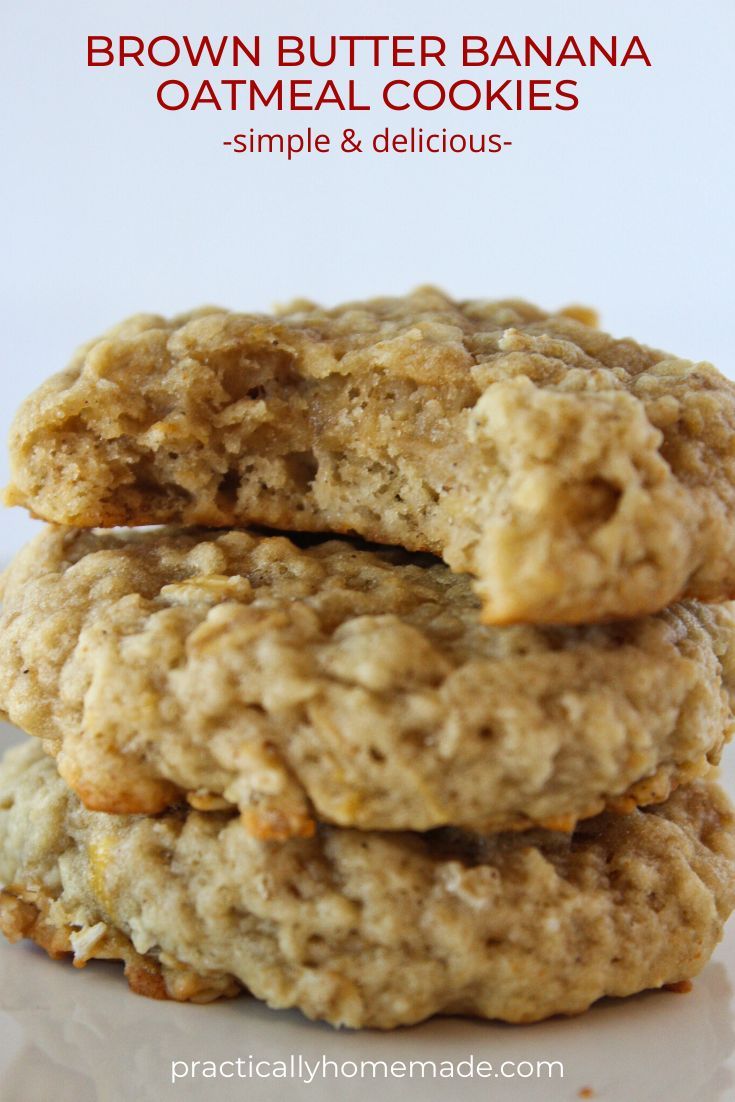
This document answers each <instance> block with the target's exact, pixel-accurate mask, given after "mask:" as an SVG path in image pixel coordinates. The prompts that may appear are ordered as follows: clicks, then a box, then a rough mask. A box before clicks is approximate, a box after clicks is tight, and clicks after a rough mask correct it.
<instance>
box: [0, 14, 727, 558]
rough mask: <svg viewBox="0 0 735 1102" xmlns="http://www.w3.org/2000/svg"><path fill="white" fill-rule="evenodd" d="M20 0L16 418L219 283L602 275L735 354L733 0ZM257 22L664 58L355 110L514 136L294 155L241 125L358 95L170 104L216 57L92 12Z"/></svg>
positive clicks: (10, 110) (8, 256) (672, 340)
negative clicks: (163, 93) (113, 334)
mask: <svg viewBox="0 0 735 1102" xmlns="http://www.w3.org/2000/svg"><path fill="white" fill-rule="evenodd" d="M2 12H3V28H2V55H3V56H2V79H3V81H4V84H5V94H4V96H3V98H2V109H3V112H4V113H5V115H6V119H5V126H4V134H5V137H4V151H5V155H6V156H5V168H4V171H3V172H2V174H0V187H1V188H2V192H3V195H2V209H3V210H4V212H5V218H4V219H3V228H2V233H3V238H4V241H3V250H2V257H3V264H2V282H3V287H2V295H1V296H0V301H1V302H2V304H3V307H4V311H5V318H4V326H3V338H4V339H3V341H2V345H1V347H2V362H1V363H0V371H1V372H2V403H0V433H1V434H2V435H3V437H4V436H5V434H6V432H7V428H8V425H9V422H10V419H11V416H12V413H13V410H14V408H15V407H16V405H17V403H18V402H19V400H20V399H21V398H22V397H23V395H24V394H26V393H27V392H28V391H29V390H30V389H31V388H32V387H33V386H34V385H35V384H36V383H38V382H40V381H41V379H43V378H44V377H45V376H47V375H48V374H49V373H51V372H52V371H55V370H58V369H59V368H60V367H62V366H63V365H64V363H65V362H66V360H67V358H68V356H69V354H70V353H71V351H72V350H73V348H74V347H75V346H76V345H77V344H78V343H80V342H81V341H83V340H86V339H88V338H89V337H91V336H94V335H95V334H97V333H98V332H100V331H101V330H103V329H104V328H106V327H107V326H108V325H110V324H112V323H114V322H116V321H118V320H120V319H121V318H122V317H124V316H125V315H127V314H129V313H133V312H135V311H138V310H145V311H154V312H164V313H165V312H176V311H180V310H184V309H187V308H189V307H191V306H194V305H196V304H199V303H202V302H216V303H220V304H223V305H226V306H230V307H240V308H242V309H246V310H252V309H265V308H267V307H268V306H269V305H270V304H271V303H272V302H273V301H283V300H287V299H289V298H292V297H295V296H308V297H310V298H314V299H318V300H322V301H324V302H326V303H335V302H339V301H341V300H344V299H348V298H353V297H359V296H362V295H368V294H375V293H385V292H398V293H401V292H404V291H406V290H407V289H409V288H411V287H412V286H414V285H416V284H418V283H421V282H426V281H434V282H437V283H439V284H441V285H443V286H444V287H446V288H447V289H448V290H450V291H451V292H453V293H455V294H457V295H468V296H472V297H479V296H487V297H506V296H511V295H519V296H523V297H526V298H529V299H531V300H532V301H536V302H538V303H539V304H541V305H543V306H546V307H554V306H558V305H562V304H565V303H567V302H569V301H580V300H581V301H588V302H590V303H594V304H595V305H596V306H598V307H599V308H600V310H601V312H602V317H603V322H604V324H605V325H606V327H607V328H608V329H609V330H611V331H612V332H614V333H615V334H616V335H624V334H627V335H632V336H635V337H637V338H639V339H641V340H644V341H646V342H648V343H650V344H653V345H656V346H659V347H663V348H666V349H667V350H669V351H672V352H675V353H677V354H680V355H683V356H687V357H690V358H695V359H710V360H713V361H714V362H716V363H718V364H719V365H720V366H721V367H722V368H723V369H724V370H726V371H727V370H729V369H730V368H731V357H732V353H731V335H730V330H731V325H732V321H731V317H732V309H731V298H732V288H733V262H732V257H733V252H734V249H733V246H734V245H735V228H734V224H733V209H734V208H733V202H732V198H731V194H732V187H733V179H734V178H735V171H734V170H735V160H734V159H733V143H732V105H733V92H732V83H731V79H732V78H731V75H730V74H731V43H732V40H733V36H734V35H735V4H733V2H732V0H704V2H703V3H699V4H697V5H692V4H691V2H690V0H646V2H645V3H642V2H640V0H566V2H565V0H558V2H556V3H554V4H550V3H548V0H514V2H513V3H512V4H508V3H506V4H502V5H501V4H500V3H487V2H478V0H464V2H462V0H459V2H455V3H451V4H448V3H447V2H446V0H441V2H439V0H420V2H419V0H412V2H408V3H407V2H404V3H401V2H400V0H399V2H395V0H393V2H386V0H375V2H372V3H370V4H369V5H357V4H345V3H344V0H342V2H336V0H327V2H324V0H322V2H318V0H315V2H312V3H309V4H305V3H298V2H296V0H288V2H280V3H279V2H278V0H275V2H273V0H272V2H271V3H269V4H263V5H254V4H252V3H250V4H248V3H245V2H243V0H239V2H234V0H207V2H206V3H205V2H204V0H155V2H153V3H152V2H151V0H145V2H141V0H126V2H125V3H122V2H120V0H117V2H109V0H93V2H89V0H69V2H67V3H63V4H60V3H56V2H55V0H40V2H39V0H35V2H30V0H29V2H27V3H17V4H11V3H10V2H9V0H8V2H6V3H4V4H3V5H2ZM256 32H257V33H260V34H262V35H263V36H266V37H270V36H274V35H276V34H279V33H281V34H287V33H295V34H299V33H301V34H308V33H314V34H322V35H323V34H325V33H327V34H328V33H335V34H339V33H353V34H360V33H363V34H369V33H380V34H383V33H388V34H390V33H413V34H419V33H422V32H423V33H426V34H441V35H444V36H446V37H448V38H453V39H454V38H458V37H459V36H461V35H462V34H485V35H486V36H487V37H491V38H492V37H496V36H500V35H502V34H505V33H507V34H511V35H517V34H521V35H522V34H524V33H529V34H535V35H539V36H543V35H545V34H547V33H552V34H555V35H556V34H558V35H561V36H564V35H566V34H567V33H570V32H574V33H575V34H576V35H579V36H584V35H585V34H587V35H589V34H590V33H595V34H597V35H598V36H600V37H602V38H604V37H605V36H606V35H609V34H611V33H617V34H618V35H620V37H621V38H625V37H627V36H628V35H631V34H639V35H640V36H641V37H642V39H643V41H644V42H645V44H646V46H647V48H648V50H649V52H650V54H651V58H652V61H653V67H652V68H651V69H646V68H645V67H644V66H642V65H632V66H630V67H627V68H626V69H624V70H620V69H617V70H610V69H607V68H599V69H595V70H590V69H587V70H579V71H577V68H576V67H574V66H572V67H570V68H567V69H564V70H563V71H562V72H561V74H560V75H561V76H569V77H575V78H577V79H578V80H579V81H580V95H581V100H582V105H581V107H580V108H579V109H578V110H577V111H574V112H570V113H562V112H558V111H557V112H551V113H546V112H543V113H536V114H525V113H512V114H508V113H506V112H503V114H502V115H501V114H497V115H496V112H495V111H493V112H491V113H490V114H489V115H488V114H487V113H486V112H482V111H480V112H474V113H473V114H472V115H471V116H470V115H467V114H464V113H458V112H454V111H450V112H447V113H445V114H439V113H437V114H433V115H432V114H421V113H415V114H413V115H412V116H411V118H410V119H409V118H407V115H408V113H403V114H398V113H391V114H390V115H388V113H386V114H385V115H384V114H382V113H381V112H379V111H376V112H371V113H370V114H369V115H366V114H362V115H361V116H360V118H359V120H357V122H358V123H359V125H361V126H367V127H368V128H374V129H379V128H380V127H381V126H385V125H386V124H390V125H392V126H394V127H397V128H405V127H406V126H408V125H410V124H413V125H416V126H418V125H421V124H424V125H427V126H434V127H440V126H443V125H446V126H448V127H450V128H452V129H457V128H464V129H467V128H468V127H471V128H472V129H475V130H478V129H479V130H483V129H489V130H493V131H494V130H496V129H499V128H501V129H502V130H503V131H507V133H508V135H509V136H510V137H511V138H512V140H513V142H514V144H513V146H512V147H511V148H510V149H509V150H507V151H505V152H504V153H503V154H501V155H499V156H496V157H481V156H454V157H437V156H419V155H416V156H391V157H379V156H376V155H371V156H367V157H366V156H364V155H362V156H360V157H356V156H352V157H339V156H337V157H332V156H330V157H323V156H313V157H311V158H309V159H302V160H294V161H292V162H291V163H287V162H286V161H285V160H284V159H281V158H279V157H269V156H267V155H261V156H259V157H258V156H253V157H251V156H249V155H247V154H244V155H241V156H237V155H235V154H233V153H230V152H229V151H227V150H226V149H225V148H224V147H223V146H222V145H221V142H222V141H223V139H224V138H225V137H227V136H230V135H231V133H233V132H235V131H237V130H238V129H244V128H245V127H246V126H247V125H248V124H249V123H250V122H252V121H255V123H256V125H258V126H259V127H260V128H262V129H277V128H280V129H283V130H288V129H294V128H296V127H304V126H306V125H308V124H310V123H311V124H312V125H315V126H317V127H326V128H328V129H337V128H338V127H339V125H340V124H341V125H349V124H350V122H352V121H353V120H350V119H349V118H347V117H345V116H337V115H336V114H335V113H325V114H323V115H322V114H321V113H320V114H318V115H315V114H308V113H305V112H301V113H299V114H298V115H297V116H295V117H291V118H289V117H288V115H283V114H282V115H274V114H271V113H261V114H260V115H259V116H258V117H257V118H256V119H255V120H253V119H249V118H248V116H247V115H246V114H245V115H238V116H236V117H234V118H233V116H231V115H230V114H228V113H225V112H223V113H221V114H219V113H217V112H215V111H213V110H208V109H206V108H202V109H200V110H198V111H196V112H194V113H192V112H190V111H189V112H187V111H182V112H180V113H173V112H164V111H163V110H161V108H159V107H158V106H157V105H156V103H155V95H154V89H155V86H156V84H157V82H159V81H160V80H163V79H166V78H169V77H172V76H176V77H183V78H184V79H186V78H187V77H188V76H191V78H192V79H194V77H195V74H194V73H191V74H189V73H187V72H186V71H183V72H179V71H178V70H177V71H176V72H174V71H173V70H171V69H153V68H152V67H147V68H144V69H137V68H136V69H128V68H125V69H119V68H116V69H94V70H88V69H87V68H86V64H85V61H86V56H85V45H86V36H87V35H88V34H107V35H110V36H115V35H119V34H138V35H140V36H141V37H143V38H151V37H153V36H155V35H156V34H161V33H164V34H174V35H180V34H183V33H188V34H190V35H191V36H196V35H199V34H202V33H209V34H210V35H212V36H217V35H221V34H236V33H240V34H241V35H243V36H247V35H250V34H253V33H256ZM293 72H294V75H297V76H304V75H307V74H304V73H303V72H302V71H298V72H297V71H293ZM321 73H322V76H325V75H336V76H337V78H338V79H339V80H341V81H343V80H344V79H345V78H347V77H348V76H349V75H354V74H349V73H348V72H347V71H346V70H343V71H342V72H337V73H336V74H332V73H326V74H325V71H324V70H322V71H321ZM477 73H478V75H479V76H480V77H482V76H483V75H485V76H487V75H488V74H487V73H484V74H483V71H482V70H478V71H477ZM201 75H202V76H203V75H205V74H204V73H202V74H201ZM220 75H227V76H229V75H233V74H231V73H221V74H220ZM240 75H245V76H248V75H250V74H249V73H244V74H240ZM390 75H391V74H390V73H388V74H386V78H387V77H389V76H390ZM399 75H401V76H407V77H408V79H413V78H414V74H413V72H412V71H411V70H403V71H402V72H401V73H400V74H399ZM428 75H432V74H428ZM507 75H509V76H512V77H514V76H515V75H516V72H515V70H514V69H509V70H508V73H507ZM518 75H521V76H523V75H524V74H523V72H522V71H521V72H520V73H519V74H518ZM533 75H534V76H540V77H545V76H548V75H552V76H554V73H553V71H552V72H551V74H549V72H547V71H546V70H538V71H534V74H533ZM357 76H358V79H359V80H360V81H361V83H362V84H363V85H365V86H367V87H369V88H373V87H374V85H372V84H371V82H370V77H369V75H368V74H365V73H364V72H361V73H360V74H357ZM381 79H382V77H381ZM366 119H367V120H368V121H367V123H366V121H365V120H366ZM6 478H7V465H6V459H5V454H4V452H3V454H2V456H1V457H0V480H2V481H3V482H4V481H5V480H6ZM0 524H1V525H2V533H1V535H0V553H1V552H2V551H5V552H7V551H8V550H10V549H13V548H14V547H15V546H17V545H18V544H19V543H20V542H21V540H22V539H23V538H25V537H26V536H27V535H28V534H29V533H30V531H31V530H32V525H31V524H30V522H28V521H27V520H25V518H24V517H23V516H22V514H21V513H20V512H19V511H17V510H16V511H15V512H14V513H13V514H5V515H4V516H3V517H2V520H1V521H0Z"/></svg>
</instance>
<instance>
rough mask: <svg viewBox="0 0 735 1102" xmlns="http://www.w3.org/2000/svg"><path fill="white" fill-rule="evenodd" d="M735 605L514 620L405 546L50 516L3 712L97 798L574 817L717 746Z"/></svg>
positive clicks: (621, 805)
mask: <svg viewBox="0 0 735 1102" xmlns="http://www.w3.org/2000/svg"><path fill="white" fill-rule="evenodd" d="M733 609H734V606H733V605H730V604H727V605H719V606H707V605H700V604H698V603H696V602H688V603H685V604H678V605H674V606H672V607H671V608H669V609H667V610H666V611H664V612H662V613H659V614H657V615H653V616H647V617H642V618H640V619H637V620H629V621H620V622H618V623H614V624H598V625H595V626H591V627H564V628H557V627H549V626H544V627H537V628H534V627H528V626H523V627H509V628H493V627H489V626H484V625H482V624H481V623H480V622H479V615H478V612H479V605H478V601H477V599H476V597H475V596H474V594H473V592H472V589H471V586H470V582H469V580H468V578H467V577H465V576H462V575H455V574H452V573H451V572H450V571H449V569H448V568H447V567H446V566H444V565H443V564H441V563H438V562H437V561H436V560H433V559H428V558H421V557H417V556H410V555H408V554H406V553H404V552H400V551H393V550H386V549H381V550H366V549H364V548H362V547H359V546H355V545H353V544H351V543H349V542H347V541H346V540H339V541H337V540H330V541H329V542H324V543H316V544H312V545H311V546H297V545H296V544H295V543H294V542H292V541H291V540H289V539H286V538H284V537H281V536H266V535H257V534H253V533H249V532H243V531H236V530H233V531H228V532H224V533H223V532H221V531H220V532H208V531H196V530H193V531H192V530H188V531H183V530H172V529H157V530H152V531H151V530H148V531H145V530H143V531H137V532H133V533H130V532H119V531H118V532H115V531H112V532H109V531H108V532H105V533H99V532H94V531H89V530H87V531H77V530H74V529H60V528H56V529H47V530H46V531H44V532H43V533H42V534H41V535H40V536H39V537H38V538H37V539H36V540H34V541H33V542H32V543H31V544H30V545H29V546H28V547H27V548H26V549H25V550H24V551H23V552H21V554H20V555H19V556H18V558H17V559H16V561H15V562H14V563H13V565H12V566H11V567H10V568H9V570H8V571H7V572H6V574H5V576H4V593H3V614H2V619H1V620H0V709H3V710H4V711H5V713H6V714H7V715H8V717H9V718H10V720H11V721H12V722H14V723H17V724H18V725H19V726H20V727H23V728H24V729H25V730H26V731H28V732H29V733H31V734H34V735H37V736H39V737H40V738H42V739H44V740H45V743H46V748H47V749H48V750H49V751H50V752H51V753H53V754H55V755H56V756H57V758H58V766H59V772H60V773H61V775H62V776H63V777H64V778H65V780H66V781H67V783H68V784H69V785H70V786H71V787H72V788H73V789H74V790H75V791H76V792H77V793H78V794H79V796H80V797H81V799H82V801H83V802H84V803H85V804H86V806H87V807H88V808H90V809H92V810H100V811H107V812H112V813H117V814H125V813H146V814H154V813H156V812H158V811H161V810H162V809H163V808H165V807H166V806H168V805H169V804H172V803H175V802H177V801H180V800H181V799H183V798H184V797H186V798H187V799H188V800H189V802H190V803H191V804H192V806H194V807H195V808H199V809H203V810H207V809H215V808H222V807H224V806H226V805H228V804H232V805H236V806H238V807H239V809H240V811H241V814H242V817H243V821H244V823H245V826H246V827H247V828H248V829H249V830H250V832H251V833H253V834H255V835H257V836H258V837H261V838H273V839H280V838H287V837H290V836H292V835H306V836H308V835H309V834H311V833H312V832H313V830H314V823H315V820H317V819H318V820H321V821H324V822H330V823H335V824H338V825H340V826H353V827H359V828H362V829H367V830H420V831H423V830H428V829H431V828H433V827H437V826H444V825H448V824H449V825H454V826H458V827H462V828H464V829H466V830H472V831H477V832H490V831H497V830H507V829H515V828H519V829H520V828H523V827H526V826H531V825H536V824H540V825H542V826H547V827H552V828H556V829H566V828H569V829H571V827H572V826H573V825H574V823H575V821H576V820H578V819H580V818H585V817H588V816H591V815H595V814H597V813H598V812H599V811H600V810H602V809H603V808H604V807H606V806H607V807H610V808H613V809H620V810H629V809H630V808H632V807H633V806H635V804H636V803H641V804H644V803H650V802H656V801H658V800H663V799H665V798H666V797H667V795H668V794H669V792H670V791H671V789H672V788H673V787H675V786H676V785H677V784H678V783H679V782H680V781H682V780H685V779H689V778H691V777H692V776H694V775H696V774H698V773H702V772H704V771H705V770H706V769H707V767H708V765H709V764H710V763H713V762H716V761H717V759H718V757H719V754H720V750H721V748H722V745H723V742H724V741H725V740H726V739H727V738H728V737H729V736H730V734H731V732H732V728H733V712H732V700H733V695H732V694H733V688H734V687H735V646H734V645H733V641H734V640H735V611H734V610H733Z"/></svg>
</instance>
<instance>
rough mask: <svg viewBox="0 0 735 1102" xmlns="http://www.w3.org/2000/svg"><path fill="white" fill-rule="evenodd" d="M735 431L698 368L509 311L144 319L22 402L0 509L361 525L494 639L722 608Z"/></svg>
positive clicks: (731, 416) (420, 307) (719, 381)
mask: <svg viewBox="0 0 735 1102" xmlns="http://www.w3.org/2000/svg"><path fill="white" fill-rule="evenodd" d="M734 428H735V386H733V384H732V383H730V382H728V381H727V380H726V379H724V378H723V377H722V376H721V375H720V374H719V373H718V372H717V371H716V370H715V369H714V368H713V367H711V366H710V365H708V364H691V363H688V362H686V361H683V360H678V359H674V358H672V357H670V356H666V355H665V354H664V353H662V352H656V351H652V350H650V349H648V348H645V347H642V346H640V345H638V344H635V343H634V342H633V341H630V340H613V338H611V337H609V336H606V335H605V334H604V333H601V332H599V331H597V330H596V329H594V328H593V327H591V326H590V325H587V324H584V323H583V322H581V321H579V320H576V319H575V318H574V317H569V316H565V315H564V314H557V315H549V314H545V313H543V312H542V311H540V310H538V309H536V308H535V307H533V306H529V305H526V304H524V303H520V302H499V303H498V302H496V303H485V302H460V303H457V302H453V301H452V300H451V299H449V298H447V297H446V296H444V295H443V294H441V293H440V292H439V291H436V290H432V289H423V290H420V291H417V292H415V293H414V294H412V295H409V296H407V297H405V298H395V299H388V298H384V299H376V300H374V301H370V302H366V303H353V304H348V305H345V306H340V307H337V308H335V309H333V310H324V309H321V308H319V307H317V306H314V305H312V304H310V303H303V302H299V303H296V304H294V305H292V306H291V307H289V308H288V310H287V311H285V312H282V313H279V314H276V315H275V316H273V317H266V316H255V315H247V314H233V313H228V312H226V311H223V310H208V311H200V312H198V313H194V314H189V315H186V316H183V317H179V318H175V319H173V320H172V321H166V320H164V319H163V318H160V317H155V316H149V315H144V316H140V317H136V318H133V319H131V320H130V321H128V322H125V323H123V324H122V325H120V326H118V327H117V328H115V329H113V330H111V331H110V333H109V334H108V335H107V336H106V337H104V338H103V339H101V340H98V341H96V342H94V343H92V344H90V345H87V346H86V347H85V348H83V349H82V350H81V351H80V352H79V354H78V355H77V356H76V358H75V359H74V360H73V362H72V364H71V366H70V367H69V368H68V369H67V370H66V371H65V372H63V373H61V374H59V375H57V376H55V377H54V378H52V379H50V380H49V381H48V382H47V383H45V384H44V385H43V386H42V387H41V388H40V390H38V391H37V392H36V393H35V394H34V395H32V396H31V397H30V398H29V399H28V400H27V401H26V403H25V404H24V405H23V407H22V408H21V410H20V412H19V414H18V416H17V418H16V421H15V425H14V429H13V433H12V442H11V450H12V469H13V485H12V486H11V487H10V489H9V491H8V500H9V501H10V502H11V503H19V504H24V505H26V506H27V507H28V508H29V509H31V511H32V512H33V513H35V514H36V515H38V516H40V517H44V518H46V519H47V520H51V521H54V522H57V523H64V524H74V525H77V526H82V527H87V526H112V525H117V524H125V525H141V524H149V523H162V522H166V523H168V522H174V523H179V524H206V525H209V526H229V525H233V524H241V523H260V524H266V525H271V526H273V527H278V528H284V529H294V530H329V531H334V532H353V533H358V534H359V535H361V536H364V537H366V538H368V539H372V540H376V541H379V542H384V543H395V544H400V545H402V546H404V547H406V548H408V549H410V550H429V551H432V552H435V553H438V554H440V555H441V556H442V557H443V558H444V559H445V561H446V562H447V563H448V564H449V565H450V566H451V567H452V568H453V569H454V570H455V571H458V572H466V573H469V574H472V575H474V577H475V578H476V587H477V591H478V593H479V594H480V596H481V598H482V602H483V617H484V619H485V620H486V622H488V623H497V624H502V623H512V622H549V623H553V622H558V623H578V622H585V621H595V620H602V619H606V618H612V617H623V616H634V615H639V614H642V613H647V612H653V611H656V610H658V609H661V608H663V607H664V606H666V605H668V604H669V603H671V602H672V601H673V600H675V599H676V598H678V597H680V596H682V595H687V596H691V597H697V598H699V599H701V600H718V599H722V598H724V597H726V596H732V595H733V594H735V444H734V443H733V441H734V439H735V436H734V434H733V429H734Z"/></svg>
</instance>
